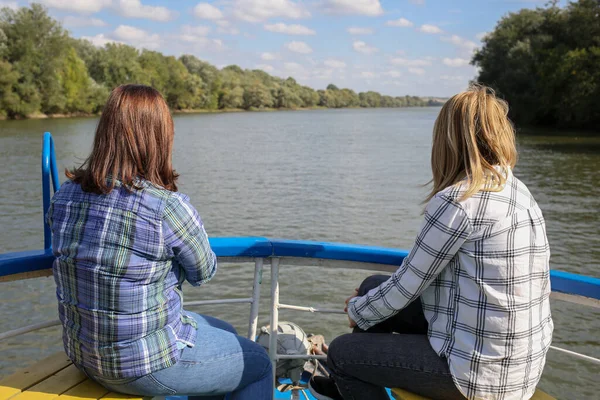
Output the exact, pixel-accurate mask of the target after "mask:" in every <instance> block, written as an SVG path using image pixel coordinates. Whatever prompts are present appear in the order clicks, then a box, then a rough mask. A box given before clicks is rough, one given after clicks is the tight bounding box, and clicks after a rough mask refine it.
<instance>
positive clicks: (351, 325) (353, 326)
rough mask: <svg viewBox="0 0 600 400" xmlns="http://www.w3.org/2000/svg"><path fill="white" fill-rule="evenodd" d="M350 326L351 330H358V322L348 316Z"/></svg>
mask: <svg viewBox="0 0 600 400" xmlns="http://www.w3.org/2000/svg"><path fill="white" fill-rule="evenodd" d="M348 326H349V327H350V328H356V321H354V320H353V319H352V318H350V316H349V315H348Z"/></svg>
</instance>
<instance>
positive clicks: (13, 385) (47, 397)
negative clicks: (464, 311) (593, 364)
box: [0, 352, 555, 400]
mask: <svg viewBox="0 0 600 400" xmlns="http://www.w3.org/2000/svg"><path fill="white" fill-rule="evenodd" d="M392 397H393V398H394V399H396V400H428V399H426V398H425V397H421V396H417V395H415V394H412V393H409V392H406V391H404V390H401V389H393V390H392ZM8 399H10V400H54V399H56V400H87V399H89V400H100V399H102V400H150V398H144V397H139V396H128V395H124V394H119V393H114V392H111V391H109V390H108V389H105V388H104V387H102V386H100V385H98V384H97V383H96V382H94V381H92V380H90V379H89V378H88V377H87V376H85V374H83V373H82V372H81V371H79V369H77V367H75V365H73V363H72V362H71V360H69V358H68V357H67V356H66V355H65V353H63V352H59V353H57V354H54V355H52V356H50V357H48V358H46V359H44V360H41V361H40V362H38V363H37V364H34V365H32V366H30V367H27V368H24V369H21V370H20V371H17V372H15V373H14V374H13V375H11V376H8V377H6V378H4V379H3V380H2V381H0V400H8ZM532 400H555V399H554V398H553V397H551V396H549V395H547V394H546V393H543V392H542V391H540V390H538V391H536V393H535V395H534V396H533V397H532Z"/></svg>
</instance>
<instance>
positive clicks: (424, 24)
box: [0, 0, 546, 96]
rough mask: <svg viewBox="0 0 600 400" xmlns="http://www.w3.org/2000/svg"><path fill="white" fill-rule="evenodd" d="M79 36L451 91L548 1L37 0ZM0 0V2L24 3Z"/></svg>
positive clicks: (335, 78)
mask: <svg viewBox="0 0 600 400" xmlns="http://www.w3.org/2000/svg"><path fill="white" fill-rule="evenodd" d="M37 2H38V3H42V4H44V5H45V6H46V7H48V9H49V10H50V13H51V15H52V16H54V17H56V18H57V19H58V20H60V21H62V22H63V24H64V26H65V27H66V28H67V29H69V30H70V31H71V33H72V34H73V35H74V36H75V37H86V38H88V39H89V40H91V41H92V42H93V43H95V44H97V45H103V44H104V43H106V42H109V41H116V42H123V43H127V44H131V45H133V46H136V47H139V48H148V49H152V50H158V51H161V52H163V53H165V54H170V55H176V56H179V55H181V54H185V53H188V54H193V55H195V56H197V57H199V58H200V59H203V60H205V61H208V62H211V63H212V64H214V65H216V66H218V67H224V66H226V65H230V64H237V65H239V66H241V67H242V68H252V69H254V68H257V69H263V70H265V71H267V72H269V73H270V74H273V75H277V76H281V77H288V76H293V77H294V78H296V79H297V80H298V81H299V82H300V83H302V84H306V85H309V86H311V87H314V88H316V89H320V88H324V87H325V86H327V84H329V83H334V84H336V85H338V86H340V87H349V88H352V89H354V90H356V91H365V90H376V91H379V92H381V93H384V94H389V95H394V96H396V95H405V94H411V95H418V96H449V95H452V94H454V93H456V92H458V91H460V90H462V89H464V88H465V87H466V85H467V84H468V82H469V80H471V79H473V78H474V77H475V76H476V75H477V71H476V69H475V68H474V67H472V66H470V65H469V64H468V62H469V60H470V58H471V55H472V53H473V50H474V49H475V48H476V47H478V46H479V45H480V43H481V42H480V38H481V37H482V35H484V34H485V32H489V31H491V30H492V29H493V28H494V26H495V25H496V23H497V21H498V20H499V19H500V18H501V17H502V16H503V15H506V14H507V13H508V12H511V11H517V10H519V9H521V8H526V7H528V8H534V7H536V6H542V5H544V3H545V2H546V0H455V1H450V0H214V1H209V0H206V1H192V0H170V1H168V0H37ZM28 3H30V1H27V0H13V1H5V0H0V5H6V6H10V7H16V6H21V5H27V4H28Z"/></svg>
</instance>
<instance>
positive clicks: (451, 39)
mask: <svg viewBox="0 0 600 400" xmlns="http://www.w3.org/2000/svg"><path fill="white" fill-rule="evenodd" d="M440 39H441V40H442V41H443V42H448V43H452V44H453V45H455V46H458V47H460V48H463V49H465V50H468V51H473V50H475V49H476V48H477V43H475V42H472V41H470V40H467V39H463V38H461V37H460V36H458V35H452V36H442V37H441V38H440Z"/></svg>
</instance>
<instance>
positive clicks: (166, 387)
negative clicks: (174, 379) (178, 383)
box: [146, 374, 177, 395]
mask: <svg viewBox="0 0 600 400" xmlns="http://www.w3.org/2000/svg"><path fill="white" fill-rule="evenodd" d="M146 376H147V377H148V378H149V379H150V380H151V381H152V382H153V383H155V384H156V386H158V387H160V388H161V389H163V390H165V391H167V392H168V393H169V394H171V395H173V394H176V393H177V390H175V389H172V388H170V387H168V386H167V385H165V384H163V383H162V382H159V381H158V380H157V379H156V378H155V377H154V376H153V375H152V374H149V375H146Z"/></svg>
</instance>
